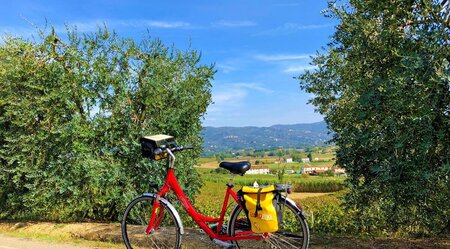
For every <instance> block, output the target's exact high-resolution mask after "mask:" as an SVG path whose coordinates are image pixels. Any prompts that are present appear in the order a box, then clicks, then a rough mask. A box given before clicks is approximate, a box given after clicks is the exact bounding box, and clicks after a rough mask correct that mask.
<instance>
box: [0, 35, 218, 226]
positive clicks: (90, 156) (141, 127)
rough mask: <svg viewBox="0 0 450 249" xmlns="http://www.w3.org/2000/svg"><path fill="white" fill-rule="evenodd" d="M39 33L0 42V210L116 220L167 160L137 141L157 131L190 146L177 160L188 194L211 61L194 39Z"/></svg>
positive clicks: (6, 213)
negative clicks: (150, 156)
mask: <svg viewBox="0 0 450 249" xmlns="http://www.w3.org/2000/svg"><path fill="white" fill-rule="evenodd" d="M40 34H41V36H40V38H38V39H37V40H35V41H33V42H30V41H26V40H23V39H21V38H14V37H6V38H5V39H4V43H3V44H2V45H1V46H0V89H2V90H1V91H0V126H1V127H0V131H1V133H0V163H1V164H0V172H1V173H0V199H1V200H2V202H0V215H1V216H2V217H8V218H22V217H24V216H26V217H40V218H44V219H56V220H61V219H62V220H78V219H86V218H89V219H97V220H116V219H117V218H118V216H119V215H120V214H121V213H122V211H123V210H124V208H125V205H126V204H127V202H128V201H129V200H130V199H131V198H133V197H134V196H136V195H138V194H140V193H142V192H145V191H149V189H148V183H149V182H152V181H153V182H157V183H161V182H162V177H163V176H164V175H165V166H164V165H162V164H160V163H155V162H150V161H148V160H143V159H142V158H141V156H140V145H139V138H140V137H141V136H143V135H148V134H158V133H165V134H171V135H174V136H175V137H176V138H177V141H178V142H179V143H181V144H191V145H194V147H195V148H197V149H196V150H194V151H190V152H188V153H187V154H186V155H185V156H182V157H180V158H179V160H177V163H178V165H179V169H178V170H177V174H178V175H179V176H180V179H181V180H180V182H181V184H182V185H183V186H185V189H186V191H187V193H188V194H189V195H191V196H192V195H193V194H194V193H195V192H196V191H197V190H198V187H199V184H188V183H191V182H196V183H197V182H199V181H198V175H197V173H196V171H195V170H194V169H193V165H194V163H195V158H196V157H198V156H199V153H200V148H201V138H200V136H199V132H200V130H201V123H200V118H201V117H202V116H203V115H204V113H205V111H206V107H207V106H208V104H209V103H210V102H211V92H210V87H211V83H210V80H211V79H212V77H213V75H214V73H215V71H214V69H213V67H212V66H207V65H201V64H200V56H199V53H198V52H197V51H195V50H193V49H188V50H187V51H180V50H177V49H175V48H168V47H166V46H164V44H162V43H161V41H159V40H152V39H150V38H146V39H144V40H143V41H142V42H141V43H139V44H138V43H136V42H135V41H133V40H130V39H124V38H121V37H118V35H117V34H116V33H114V32H110V31H108V30H107V29H106V28H99V30H98V31H97V32H96V33H90V34H82V35H79V34H78V33H77V32H76V31H75V30H71V29H70V28H69V29H68V35H67V38H65V39H63V38H60V37H59V36H58V34H56V33H55V32H54V30H52V31H51V32H50V33H49V34H47V33H46V32H41V33H40ZM11 179H13V180H11Z"/></svg>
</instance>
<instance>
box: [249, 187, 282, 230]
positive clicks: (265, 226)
mask: <svg viewBox="0 0 450 249" xmlns="http://www.w3.org/2000/svg"><path fill="white" fill-rule="evenodd" d="M274 191H275V186H273V185H272V186H269V187H264V188H254V187H248V186H244V187H242V189H241V193H242V196H243V197H244V200H245V208H246V209H247V210H246V211H247V216H248V218H249V220H250V224H251V227H252V232H254V233H271V232H276V231H278V216H277V209H276V205H277V204H276V203H274V202H276V201H275V200H274V199H275V192H274Z"/></svg>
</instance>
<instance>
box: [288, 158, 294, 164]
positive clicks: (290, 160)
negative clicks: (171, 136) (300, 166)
mask: <svg viewBox="0 0 450 249" xmlns="http://www.w3.org/2000/svg"><path fill="white" fill-rule="evenodd" d="M293 162H294V161H293V160H292V158H286V163H293Z"/></svg>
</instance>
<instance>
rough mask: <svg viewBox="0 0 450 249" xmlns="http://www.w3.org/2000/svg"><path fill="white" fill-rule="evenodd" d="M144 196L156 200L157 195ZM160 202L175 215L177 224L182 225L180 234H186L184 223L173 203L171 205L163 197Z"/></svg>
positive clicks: (147, 194) (148, 194) (146, 194)
mask: <svg viewBox="0 0 450 249" xmlns="http://www.w3.org/2000/svg"><path fill="white" fill-rule="evenodd" d="M142 196H147V197H152V198H156V194H153V193H143V194H142ZM159 200H160V201H161V202H162V203H164V205H166V206H167V207H168V208H169V209H170V211H171V212H172V213H173V215H174V216H175V219H176V222H177V223H178V225H180V234H184V227H183V222H182V221H181V218H180V215H179V214H178V212H177V210H176V209H175V208H174V207H173V205H172V203H170V202H169V201H168V200H166V199H165V198H162V197H159Z"/></svg>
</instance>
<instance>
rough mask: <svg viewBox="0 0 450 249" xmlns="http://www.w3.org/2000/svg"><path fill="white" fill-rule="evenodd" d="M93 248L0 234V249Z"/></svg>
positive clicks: (91, 248)
mask: <svg viewBox="0 0 450 249" xmlns="http://www.w3.org/2000/svg"><path fill="white" fill-rule="evenodd" d="M30 248H33V249H94V248H95V247H86V246H78V245H72V244H61V243H54V242H51V243H50V242H43V241H38V240H33V239H28V238H15V237H9V236H5V235H0V249H30Z"/></svg>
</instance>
